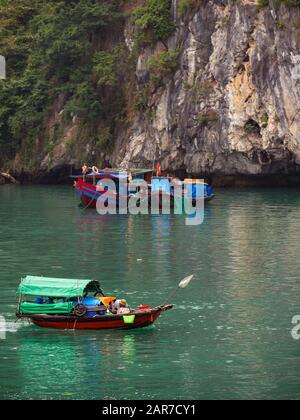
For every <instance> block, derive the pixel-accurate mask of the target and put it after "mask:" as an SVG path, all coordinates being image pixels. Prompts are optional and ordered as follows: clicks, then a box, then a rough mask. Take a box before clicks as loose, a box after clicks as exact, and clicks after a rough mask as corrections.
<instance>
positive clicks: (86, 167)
mask: <svg viewBox="0 0 300 420" xmlns="http://www.w3.org/2000/svg"><path fill="white" fill-rule="evenodd" d="M81 170H82V175H83V180H84V181H85V177H86V175H87V174H88V172H89V167H88V166H87V164H86V163H85V164H84V165H83V167H82V168H81Z"/></svg>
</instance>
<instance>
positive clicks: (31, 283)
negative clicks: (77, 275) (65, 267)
mask: <svg viewBox="0 0 300 420" xmlns="http://www.w3.org/2000/svg"><path fill="white" fill-rule="evenodd" d="M98 290H100V284H99V282H97V281H94V280H75V279H54V278H47V277H34V276H27V277H25V278H24V279H23V280H22V282H21V283H20V285H19V287H18V289H17V294H19V295H21V294H22V295H31V296H45V297H57V298H72V297H77V296H83V295H84V293H86V292H89V291H95V292H96V291H98Z"/></svg>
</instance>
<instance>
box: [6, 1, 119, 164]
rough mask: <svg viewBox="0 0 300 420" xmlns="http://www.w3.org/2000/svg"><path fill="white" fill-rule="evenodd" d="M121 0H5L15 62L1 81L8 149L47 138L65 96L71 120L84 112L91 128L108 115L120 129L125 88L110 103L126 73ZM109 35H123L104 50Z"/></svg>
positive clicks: (8, 37)
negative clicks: (45, 128) (45, 130)
mask: <svg viewBox="0 0 300 420" xmlns="http://www.w3.org/2000/svg"><path fill="white" fill-rule="evenodd" d="M119 6H120V1H119V0H101V1H94V0H79V1H72V0H61V1H57V2H53V1H43V0H18V1H12V0H2V1H1V2H0V53H1V54H2V55H3V56H5V57H6V59H7V67H8V69H7V76H8V77H7V80H4V81H1V82H0V151H1V154H2V155H3V154H5V155H6V156H10V155H11V156H12V155H13V154H14V153H15V151H16V150H17V149H18V147H19V145H20V144H21V142H22V143H23V144H24V141H26V142H28V143H30V142H32V141H34V139H36V138H38V137H43V135H44V134H43V123H44V122H45V120H46V119H47V115H48V113H49V112H50V108H51V107H53V104H54V103H55V100H58V99H59V100H60V102H63V105H64V109H65V117H66V118H67V119H70V118H72V116H73V115H77V116H78V117H79V118H80V119H81V121H82V124H86V125H87V124H88V125H89V126H90V127H92V126H93V123H94V122H96V120H97V119H98V120H99V119H101V120H102V121H105V123H106V124H107V125H108V127H109V128H110V129H112V130H113V125H114V122H115V121H114V117H115V114H116V112H117V111H120V108H121V106H122V101H121V99H120V97H119V95H118V93H117V94H116V93H115V94H114V95H112V96H111V99H110V100H109V101H107V96H108V95H109V91H110V89H113V88H114V86H115V84H116V83H117V81H118V78H119V77H121V75H120V72H121V71H122V69H121V68H120V64H119V63H120V61H121V60H120V55H122V49H120V48H118V47H116V45H117V44H118V28H119V27H120V30H121V28H122V26H121V25H120V22H121V14H120V12H119ZM112 28H113V29H114V35H111V29H112ZM108 37H109V38H111V37H115V38H116V39H115V40H114V42H113V43H112V44H114V47H113V48H112V49H110V50H109V51H102V47H103V46H104V45H105V43H106V41H107V39H108ZM103 49H104V48H103ZM123 64H124V62H123Z"/></svg>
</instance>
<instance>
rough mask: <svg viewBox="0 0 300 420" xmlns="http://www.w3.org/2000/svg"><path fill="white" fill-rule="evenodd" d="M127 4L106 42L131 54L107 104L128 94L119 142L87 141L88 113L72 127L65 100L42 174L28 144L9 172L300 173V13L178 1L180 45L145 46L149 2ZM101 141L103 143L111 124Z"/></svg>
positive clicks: (47, 129)
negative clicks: (142, 32)
mask: <svg viewBox="0 0 300 420" xmlns="http://www.w3.org/2000/svg"><path fill="white" fill-rule="evenodd" d="M121 3H123V4H122V14H123V15H122V16H123V17H122V19H121V24H120V22H119V23H118V30H116V35H115V37H113V36H111V35H109V36H107V37H106V41H105V44H106V45H105V48H106V49H108V50H112V49H113V48H114V47H115V45H116V44H118V45H120V44H122V45H123V48H124V49H123V50H122V53H120V56H119V60H118V66H120V65H121V66H122V63H123V62H124V68H125V67H126V71H124V74H123V76H122V77H121V85H122V86H121V87H120V88H117V87H116V86H115V87H114V88H113V89H111V90H110V91H109V94H107V95H106V96H104V99H103V100H105V101H108V102H109V101H111V100H113V98H114V95H117V94H119V93H120V89H122V99H121V98H120V99H118V101H123V102H122V118H118V121H117V123H115V124H114V126H113V131H111V132H110V133H109V134H110V136H111V137H113V138H112V140H110V147H108V148H107V147H103V142H96V141H95V140H94V137H95V136H94V137H93V136H90V132H89V134H88V136H86V138H84V134H83V133H84V131H83V130H82V126H81V119H80V116H78V115H77V114H76V111H73V113H72V115H71V116H72V118H71V119H70V120H69V121H67V122H66V120H65V119H64V113H65V106H66V96H64V95H63V94H62V93H60V94H57V95H56V94H55V92H53V93H52V97H51V102H52V105H51V107H49V110H48V113H47V115H46V116H45V117H44V120H43V132H42V133H41V132H39V135H38V136H37V138H36V139H35V140H34V141H33V143H32V145H31V146H30V147H32V150H34V152H33V154H32V156H33V157H32V159H30V163H28V158H27V160H25V159H24V145H23V144H22V142H21V143H20V146H19V148H18V149H17V151H16V153H15V155H14V156H13V157H10V159H6V160H5V161H4V162H3V161H2V162H1V163H2V167H3V169H5V170H7V169H8V168H7V167H6V166H7V165H9V168H10V169H11V170H12V171H14V172H15V173H19V174H20V173H22V174H23V175H26V174H27V175H28V174H32V175H34V174H36V175H39V177H43V176H45V177H47V175H49V174H53V175H54V176H55V174H60V175H64V174H65V173H67V172H68V171H69V168H70V167H71V166H72V167H74V168H78V167H80V164H81V163H82V162H83V161H84V160H86V161H88V162H90V163H95V162H96V163H97V164H98V166H101V165H102V164H103V165H107V164H110V165H112V166H122V167H124V168H127V167H132V166H140V167H145V166H146V167H148V166H150V167H151V166H152V164H153V161H154V160H159V161H160V162H161V164H162V168H163V170H165V171H166V172H170V173H172V172H177V173H179V172H181V173H188V174H193V175H199V176H209V177H211V178H212V180H215V181H216V182H221V180H222V179H223V180H227V183H231V182H232V183H234V182H236V179H242V178H243V177H248V178H252V177H253V178H255V179H259V178H260V177H262V176H263V177H265V176H268V177H272V176H273V175H278V176H279V177H281V176H286V175H290V176H294V175H297V174H298V173H300V118H299V116H300V8H299V7H297V6H296V5H295V6H294V5H290V4H281V3H285V2H278V1H274V2H273V1H270V2H269V3H270V4H269V5H268V4H266V3H268V2H262V1H260V2H257V1H256V0H253V1H251V0H241V1H238V2H237V1H233V0H228V1H226V0H210V1H203V0H190V1H189V0H184V1H182V0H172V1H170V2H167V3H168V4H169V13H170V14H171V21H170V22H171V23H172V24H173V25H174V29H173V30H171V28H169V29H170V36H168V37H167V38H166V39H162V37H161V39H159V37H158V38H157V39H156V40H155V42H153V39H152V42H148V41H147V42H140V44H139V46H138V47H137V46H136V40H137V36H136V34H137V31H138V29H139V28H138V24H137V17H136V16H137V14H135V10H136V9H137V8H141V7H143V5H145V3H147V1H141V0H139V1H127V2H126V1H125V2H121ZM112 31H114V27H113V23H112V26H111V27H110V33H111V32H112ZM97 48H99V47H97ZM124 51H125V53H124ZM0 52H1V51H0ZM100 65H101V61H100ZM118 112H119V111H118ZM101 118H102V117H101V115H99V120H101ZM115 120H116V119H114V121H115ZM98 122H99V121H98ZM97 130H99V131H100V132H101V133H102V132H103V130H104V128H103V127H102V126H101V122H100V125H95V126H94V131H95V132H97ZM43 136H44V137H45V138H47V142H46V141H45V140H44V138H43ZM89 136H90V138H89ZM30 147H29V148H30ZM26 148H28V143H26ZM30 153H31V152H30ZM224 182H225V181H224Z"/></svg>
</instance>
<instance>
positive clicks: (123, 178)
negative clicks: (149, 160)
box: [72, 166, 215, 209]
mask: <svg viewBox="0 0 300 420" xmlns="http://www.w3.org/2000/svg"><path fill="white" fill-rule="evenodd" d="M84 168H87V167H83V172H85V171H86V169H84ZM87 169H88V168H87ZM72 178H73V179H75V182H74V188H75V190H76V192H77V193H78V195H79V196H80V200H81V205H82V206H83V207H84V208H85V209H88V208H90V209H95V208H96V207H97V201H98V200H99V201H101V200H103V202H107V201H108V200H109V202H110V204H111V205H113V206H115V208H116V209H120V208H123V207H124V208H127V206H128V202H129V199H130V197H132V196H134V195H135V194H136V192H138V188H137V189H135V191H129V188H128V186H129V183H130V182H132V181H135V180H144V181H146V182H147V185H148V191H147V194H148V195H147V198H146V201H147V203H148V205H149V207H151V206H152V207H155V208H159V209H162V202H163V200H165V201H167V202H169V203H170V209H174V207H175V206H177V205H178V203H179V205H181V202H182V200H184V196H183V191H184V186H186V189H185V191H188V192H189V198H191V199H192V203H193V205H195V204H196V200H197V199H199V198H203V200H204V201H205V202H208V201H211V200H212V199H213V198H214V197H215V196H214V193H213V190H212V188H211V186H209V185H208V184H206V183H203V182H201V181H200V180H199V179H184V180H183V181H181V180H178V179H176V180H175V179H173V178H170V177H162V176H153V170H152V169H134V170H130V171H128V172H124V171H123V172H122V171H121V170H118V169H114V170H113V169H104V170H101V171H99V170H98V168H96V167H95V166H94V167H93V168H92V172H91V173H83V174H82V175H78V176H72ZM104 179H110V180H113V181H114V182H115V187H116V188H115V191H109V190H108V191H106V189H105V188H104V186H103V187H102V186H101V180H104ZM174 182H177V183H180V185H181V186H182V191H181V193H180V195H178V194H177V195H176V192H175V188H174ZM197 185H198V186H199V185H201V186H202V187H203V188H200V189H198V190H197ZM197 191H199V192H197ZM199 194H200V195H199Z"/></svg>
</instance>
